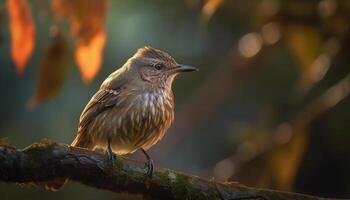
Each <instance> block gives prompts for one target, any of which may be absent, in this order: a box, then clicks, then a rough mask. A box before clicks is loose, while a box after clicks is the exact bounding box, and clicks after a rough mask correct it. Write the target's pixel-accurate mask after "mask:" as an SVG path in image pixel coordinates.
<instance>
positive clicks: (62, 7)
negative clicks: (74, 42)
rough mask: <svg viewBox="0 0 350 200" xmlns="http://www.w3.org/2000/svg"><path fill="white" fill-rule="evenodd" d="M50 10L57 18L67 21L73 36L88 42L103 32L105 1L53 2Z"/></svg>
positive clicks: (55, 0)
mask: <svg viewBox="0 0 350 200" xmlns="http://www.w3.org/2000/svg"><path fill="white" fill-rule="evenodd" d="M52 8H53V10H54V12H55V14H56V15H57V17H64V18H68V19H69V21H70V25H71V26H70V27H71V32H72V34H73V35H74V36H76V37H78V38H79V39H84V40H86V42H88V41H90V40H91V39H93V37H94V36H95V35H97V34H98V33H99V32H101V30H103V27H104V20H105V16H106V12H107V0H74V1H71V0H53V1H52Z"/></svg>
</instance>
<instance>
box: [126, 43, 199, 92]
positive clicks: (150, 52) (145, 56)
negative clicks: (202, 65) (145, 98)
mask: <svg viewBox="0 0 350 200" xmlns="http://www.w3.org/2000/svg"><path fill="white" fill-rule="evenodd" d="M126 67H127V68H128V70H130V72H131V73H136V74H138V76H137V78H139V81H142V82H143V83H145V84H148V85H149V84H150V85H151V86H152V87H161V88H171V85H172V82H173V80H174V78H175V77H176V75H178V74H181V73H184V72H192V71H197V70H198V69H197V68H195V67H191V66H187V65H181V64H178V63H176V61H175V60H174V58H172V57H171V56H170V55H169V54H168V53H165V52H163V51H161V50H158V49H155V48H152V47H149V46H147V47H143V48H140V49H138V50H137V52H136V53H135V54H134V55H133V56H132V57H131V58H130V59H129V60H128V62H127V65H126ZM135 78H136V77H135Z"/></svg>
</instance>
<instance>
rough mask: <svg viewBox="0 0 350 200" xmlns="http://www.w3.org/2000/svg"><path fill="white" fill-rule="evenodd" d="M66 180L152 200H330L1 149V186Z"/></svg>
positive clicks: (92, 159)
mask: <svg viewBox="0 0 350 200" xmlns="http://www.w3.org/2000/svg"><path fill="white" fill-rule="evenodd" d="M65 177H66V178H69V179H70V180H72V181H77V182H80V183H82V184H85V185H88V186H91V187H95V188H100V189H105V190H110V191H113V192H117V193H120V192H128V193H133V194H143V195H144V196H145V197H147V198H149V199H170V200H171V199H174V200H175V199H181V200H182V199H211V200H212V199H218V200H242V199H245V200H246V199H261V200H270V199H302V200H321V199H325V198H320V197H314V196H308V195H302V194H296V193H287V192H280V191H272V190H265V189H256V188H251V187H247V186H243V185H240V184H238V183H235V182H219V181H215V180H213V179H210V180H206V179H203V178H200V177H197V176H193V175H188V174H184V173H180V172H176V171H173V170H170V169H157V170H155V172H154V175H153V177H152V178H149V177H147V176H146V175H145V170H144V169H143V167H142V165H140V163H136V162H135V161H131V160H128V159H125V158H122V157H120V156H119V157H118V158H117V160H115V161H114V162H111V161H109V160H108V159H107V156H106V155H105V154H103V153H99V152H94V151H89V150H85V149H81V148H76V147H70V146H68V145H65V144H58V143H55V142H52V141H42V142H40V143H34V144H32V145H30V146H28V147H26V148H24V149H16V148H14V147H10V146H6V145H0V180H1V181H5V182H18V183H31V182H34V183H39V184H40V183H43V182H45V181H50V180H53V179H55V178H65Z"/></svg>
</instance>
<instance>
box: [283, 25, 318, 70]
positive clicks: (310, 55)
mask: <svg viewBox="0 0 350 200" xmlns="http://www.w3.org/2000/svg"><path fill="white" fill-rule="evenodd" d="M285 31H286V33H285V35H286V37H285V38H286V42H287V44H288V46H289V48H290V50H291V51H292V53H293V55H294V56H295V58H296V60H297V61H298V62H299V67H300V70H301V71H303V70H306V69H308V68H309V67H310V66H311V64H312V63H313V61H314V60H315V59H316V58H317V57H318V56H319V55H320V53H321V36H320V34H319V32H318V31H317V30H316V29H315V28H313V27H311V26H306V25H290V26H288V27H286V30H285Z"/></svg>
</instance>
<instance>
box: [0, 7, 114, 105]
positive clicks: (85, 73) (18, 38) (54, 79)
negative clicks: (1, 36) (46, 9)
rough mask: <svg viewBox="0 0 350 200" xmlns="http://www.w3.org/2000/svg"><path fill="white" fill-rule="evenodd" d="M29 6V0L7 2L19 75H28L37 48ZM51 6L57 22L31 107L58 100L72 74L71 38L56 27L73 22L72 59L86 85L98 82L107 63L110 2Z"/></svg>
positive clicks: (53, 16) (71, 28)
mask: <svg viewBox="0 0 350 200" xmlns="http://www.w3.org/2000/svg"><path fill="white" fill-rule="evenodd" d="M29 3H30V1H27V0H7V9H8V14H9V25H10V33H11V56H12V59H13V61H14V63H15V66H16V69H17V71H18V73H19V74H22V73H23V72H24V69H25V67H26V64H27V63H28V60H29V59H30V57H31V56H32V54H33V50H34V46H35V23H34V21H33V16H32V12H31V8H30V6H29ZM37 4H39V3H37ZM50 4H51V10H52V20H53V23H52V24H53V25H52V27H51V29H52V30H51V31H50V39H51V42H50V44H49V46H48V47H47V50H46V52H45V54H44V55H43V58H42V61H41V64H40V70H39V81H38V85H37V88H36V92H35V94H34V95H33V97H32V99H31V100H30V102H29V106H30V107H33V106H35V105H37V104H39V103H41V102H43V101H46V100H49V99H50V98H52V97H54V96H55V95H56V94H57V92H58V91H59V89H60V88H61V86H62V85H63V82H64V79H65V77H66V75H67V74H68V71H69V70H68V69H69V68H68V66H67V65H68V63H66V60H67V58H69V52H71V51H70V50H69V49H68V46H69V45H68V44H67V42H68V41H67V40H66V39H65V37H66V35H67V34H65V32H64V30H61V29H62V28H61V27H60V26H57V25H56V24H58V23H60V22H61V21H65V20H67V21H68V22H69V25H70V31H69V32H70V34H68V35H69V37H70V38H71V39H72V40H73V41H74V43H75V46H74V48H75V49H74V56H72V57H74V61H75V63H76V64H77V66H78V69H79V71H80V73H81V75H82V79H83V81H84V82H85V83H89V82H91V81H92V80H93V79H94V77H95V76H96V75H97V73H98V72H99V69H100V67H101V64H102V59H103V49H104V46H105V42H106V32H105V28H104V22H105V16H106V12H107V7H108V5H107V4H108V2H107V0H75V1H70V0H52V1H50ZM50 13H51V12H50Z"/></svg>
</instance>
